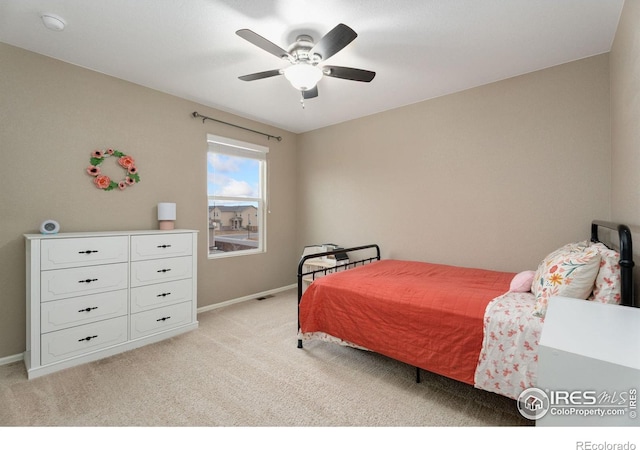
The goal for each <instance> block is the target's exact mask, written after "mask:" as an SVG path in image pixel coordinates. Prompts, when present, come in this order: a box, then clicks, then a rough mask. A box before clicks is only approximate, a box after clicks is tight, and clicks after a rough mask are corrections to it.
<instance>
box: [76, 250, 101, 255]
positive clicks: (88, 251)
mask: <svg viewBox="0 0 640 450" xmlns="http://www.w3.org/2000/svg"><path fill="white" fill-rule="evenodd" d="M78 253H80V254H82V253H84V254H85V255H90V254H92V253H98V250H85V251H83V252H78Z"/></svg>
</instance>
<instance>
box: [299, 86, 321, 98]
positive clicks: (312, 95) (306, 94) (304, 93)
mask: <svg viewBox="0 0 640 450" xmlns="http://www.w3.org/2000/svg"><path fill="white" fill-rule="evenodd" d="M317 96H318V86H315V87H314V88H313V89H309V90H307V91H302V98H303V99H305V100H308V99H310V98H316V97H317Z"/></svg>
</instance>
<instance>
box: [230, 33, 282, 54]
mask: <svg viewBox="0 0 640 450" xmlns="http://www.w3.org/2000/svg"><path fill="white" fill-rule="evenodd" d="M236 34H237V35H238V36H240V37H241V38H243V39H246V40H247V41H249V42H251V43H252V44H253V45H255V46H258V47H260V48H261V49H262V50H266V51H267V52H269V53H271V54H272V55H275V56H277V57H278V58H280V59H283V58H290V57H291V55H290V54H289V52H288V51H286V50H285V49H283V48H281V47H279V46H277V45H276V44H274V43H273V42H271V41H269V40H267V39H265V38H263V37H262V36H260V35H259V34H257V33H255V32H253V31H251V30H249V29H246V28H243V29H242V30H238V31H236Z"/></svg>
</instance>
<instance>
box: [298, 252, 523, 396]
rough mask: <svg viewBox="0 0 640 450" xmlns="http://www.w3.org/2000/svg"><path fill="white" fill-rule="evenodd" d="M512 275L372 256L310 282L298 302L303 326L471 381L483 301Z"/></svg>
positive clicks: (305, 329) (504, 287) (506, 284)
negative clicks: (371, 260)
mask: <svg viewBox="0 0 640 450" xmlns="http://www.w3.org/2000/svg"><path fill="white" fill-rule="evenodd" d="M514 275H515V274H514V273H510V272H496V271H490V270H483V269H471V268H463V267H455V266H447V265H440V264H430V263H423V262H416V261H398V260H382V261H377V262H374V263H371V264H368V265H365V266H361V267H357V268H354V269H350V270H346V271H343V272H338V273H334V274H331V275H327V276H325V277H322V278H318V279H316V280H315V281H314V282H313V283H311V285H310V286H309V287H308V288H307V290H306V292H305V293H304V295H303V296H302V300H301V302H300V328H301V331H302V332H303V333H309V332H323V333H327V334H329V335H331V336H333V337H337V338H340V339H342V340H345V341H347V342H350V343H352V344H356V345H359V346H362V347H365V348H367V349H369V350H372V351H374V352H377V353H380V354H382V355H385V356H388V357H391V358H394V359H397V360H399V361H403V362H405V363H407V364H411V365H413V366H416V367H420V368H422V369H425V370H428V371H430V372H434V373H438V374H440V375H444V376H446V377H449V378H453V379H455V380H458V381H462V382H464V383H468V384H471V385H473V383H474V373H475V369H476V365H477V363H478V356H479V354H480V349H481V347H482V337H483V336H482V335H483V319H484V312H485V308H486V306H487V304H488V303H489V302H490V301H491V300H492V299H494V298H495V297H497V296H499V295H501V294H504V293H505V292H507V291H508V290H509V284H510V282H511V280H512V278H513V276H514Z"/></svg>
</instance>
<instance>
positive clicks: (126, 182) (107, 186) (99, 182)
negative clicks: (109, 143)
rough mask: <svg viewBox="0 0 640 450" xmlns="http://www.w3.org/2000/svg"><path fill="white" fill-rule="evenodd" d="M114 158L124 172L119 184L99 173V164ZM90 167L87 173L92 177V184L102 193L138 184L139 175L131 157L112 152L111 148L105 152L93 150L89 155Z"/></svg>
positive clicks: (116, 151)
mask: <svg viewBox="0 0 640 450" xmlns="http://www.w3.org/2000/svg"><path fill="white" fill-rule="evenodd" d="M112 156H115V157H116V158H118V164H120V166H121V167H122V168H123V169H124V170H125V177H124V178H123V179H122V180H120V181H119V182H117V183H116V182H115V181H113V180H112V179H111V178H109V177H108V176H107V175H103V174H102V173H101V171H100V164H102V163H103V162H104V160H105V158H109V157H112ZM89 162H90V163H91V165H90V166H89V167H87V173H88V174H89V175H91V176H92V177H95V178H94V179H93V183H94V184H95V185H96V187H97V188H98V189H102V190H103V191H111V190H113V189H115V188H118V189H120V190H121V191H122V190H123V189H126V188H127V187H128V186H132V185H134V184H136V183H139V182H140V175H138V169H137V168H136V162H135V160H134V159H133V158H132V157H131V156H127V155H125V154H124V153H122V152H120V151H118V150H114V149H112V148H109V149H107V151H106V152H103V151H102V150H95V151H93V152H92V153H91V159H90V160H89Z"/></svg>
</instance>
